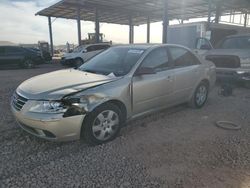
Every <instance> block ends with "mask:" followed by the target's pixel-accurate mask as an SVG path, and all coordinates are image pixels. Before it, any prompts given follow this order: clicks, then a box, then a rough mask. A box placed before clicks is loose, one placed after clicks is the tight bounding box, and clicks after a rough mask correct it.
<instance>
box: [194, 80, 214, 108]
mask: <svg viewBox="0 0 250 188" xmlns="http://www.w3.org/2000/svg"><path fill="white" fill-rule="evenodd" d="M208 93H209V87H208V84H207V83H206V82H201V83H200V84H199V85H198V87H197V88H196V89H195V92H194V94H193V97H192V99H191V100H190V102H189V106H190V107H192V108H197V109H200V108H202V107H203V106H204V105H205V104H206V102H207V98H208Z"/></svg>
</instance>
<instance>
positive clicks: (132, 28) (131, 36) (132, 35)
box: [129, 16, 134, 44]
mask: <svg viewBox="0 0 250 188" xmlns="http://www.w3.org/2000/svg"><path fill="white" fill-rule="evenodd" d="M133 43H134V25H133V19H132V17H131V16H130V17H129V44H133Z"/></svg>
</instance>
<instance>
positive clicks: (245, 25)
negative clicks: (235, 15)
mask: <svg viewBox="0 0 250 188" xmlns="http://www.w3.org/2000/svg"><path fill="white" fill-rule="evenodd" d="M247 24H248V14H247V13H245V16H244V27H247Z"/></svg>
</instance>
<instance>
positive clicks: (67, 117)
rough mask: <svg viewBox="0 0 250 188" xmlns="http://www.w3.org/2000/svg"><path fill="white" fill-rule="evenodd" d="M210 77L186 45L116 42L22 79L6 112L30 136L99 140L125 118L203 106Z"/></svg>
mask: <svg viewBox="0 0 250 188" xmlns="http://www.w3.org/2000/svg"><path fill="white" fill-rule="evenodd" d="M215 80H216V76H215V66H214V64H213V63H211V62H209V61H206V60H203V59H199V57H197V56H196V55H195V54H193V53H192V52H191V51H190V50H188V49H187V48H184V47H181V46H176V45H128V46H116V47H112V48H109V49H107V50H106V51H104V52H102V53H100V54H98V55H96V56H95V57H93V58H92V59H90V60H89V61H88V63H86V64H83V65H82V66H81V67H80V68H79V69H77V70H75V69H70V70H69V69H67V70H61V71H56V72H52V73H48V74H44V75H41V76H37V77H34V78H31V79H29V80H28V81H26V82H24V83H22V84H21V85H20V86H19V87H18V88H17V90H16V93H15V94H14V96H13V99H12V111H13V113H14V115H15V117H16V118H17V120H18V122H19V123H20V126H21V127H22V128H23V129H24V130H26V131H27V132H29V133H31V134H33V135H35V136H38V137H41V138H45V139H48V140H64V141H65V140H75V139H79V138H80V137H84V138H85V139H86V140H87V141H88V142H89V143H93V144H102V143H105V142H108V141H111V140H113V139H114V138H115V137H116V136H117V135H118V133H119V131H120V129H121V127H122V126H123V125H124V123H126V121H127V120H130V119H134V118H136V117H139V116H142V115H146V114H148V113H152V112H154V111H157V110H160V109H163V108H166V107H170V106H174V105H177V104H181V103H186V102H188V103H189V104H190V105H191V106H192V107H194V108H201V107H203V106H204V104H205V103H206V101H207V97H208V93H209V90H210V89H211V88H213V85H214V83H215ZM39 83H41V84H39ZM44 83H46V84H44ZM31 88H32V89H31ZM30 99H32V100H30Z"/></svg>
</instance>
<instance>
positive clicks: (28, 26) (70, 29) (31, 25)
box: [0, 0, 162, 44]
mask: <svg viewBox="0 0 250 188" xmlns="http://www.w3.org/2000/svg"><path fill="white" fill-rule="evenodd" d="M57 1H58V0H37V1H31V0H12V1H7V0H3V1H1V2H0V17H1V18H2V19H1V29H0V40H7V41H11V42H15V43H37V42H38V41H39V40H43V41H49V32H48V19H47V18H46V17H41V16H35V13H36V12H38V11H39V10H41V9H43V8H45V7H48V6H49V5H51V4H53V3H55V2H57ZM52 20H53V21H54V22H53V36H54V44H65V43H66V42H67V41H68V42H70V43H75V44H76V43H77V26H76V21H75V20H66V19H56V20H54V19H53V18H52ZM89 32H94V23H92V22H82V36H83V37H82V38H86V37H87V33H89ZM101 32H102V33H104V34H105V37H106V39H107V40H112V41H113V42H116V43H127V42H128V35H129V34H128V33H129V29H128V26H121V25H115V24H101ZM161 35H162V34H161V23H155V24H152V26H151V38H152V40H151V41H152V42H160V41H161ZM135 42H137V43H143V42H146V26H145V25H144V26H140V27H135Z"/></svg>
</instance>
